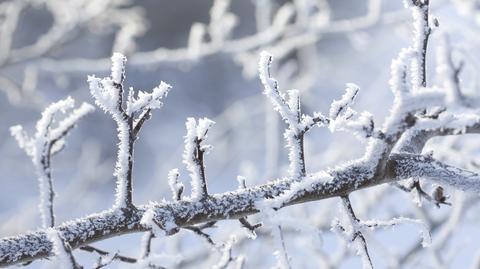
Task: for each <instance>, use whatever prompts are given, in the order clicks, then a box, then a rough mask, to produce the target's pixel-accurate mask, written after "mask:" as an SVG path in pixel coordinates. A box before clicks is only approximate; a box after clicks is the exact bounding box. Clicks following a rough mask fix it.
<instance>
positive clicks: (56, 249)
mask: <svg viewBox="0 0 480 269" xmlns="http://www.w3.org/2000/svg"><path fill="white" fill-rule="evenodd" d="M46 234H47V237H48V240H50V242H52V244H53V248H52V252H53V253H54V254H55V267H57V268H65V269H67V268H71V269H76V268H77V266H76V264H75V263H74V260H73V259H72V256H71V255H72V253H71V252H68V250H67V246H65V243H64V240H63V238H61V236H60V233H59V232H57V230H55V229H53V228H48V229H47V230H46Z"/></svg>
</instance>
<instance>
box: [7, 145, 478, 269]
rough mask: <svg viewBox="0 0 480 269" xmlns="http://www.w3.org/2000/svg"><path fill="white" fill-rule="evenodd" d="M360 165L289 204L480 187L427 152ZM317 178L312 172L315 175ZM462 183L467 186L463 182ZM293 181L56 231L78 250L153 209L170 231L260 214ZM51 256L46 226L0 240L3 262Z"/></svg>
mask: <svg viewBox="0 0 480 269" xmlns="http://www.w3.org/2000/svg"><path fill="white" fill-rule="evenodd" d="M354 167H355V168H354V169H348V170H345V169H344V168H342V167H339V168H337V169H336V170H334V171H333V170H332V171H331V173H332V174H334V175H335V176H334V177H333V178H332V179H331V180H329V181H320V180H319V181H315V183H312V185H311V188H309V189H305V190H304V191H303V192H301V193H298V194H297V195H296V196H295V197H292V199H291V200H290V201H288V203H286V204H285V205H284V206H288V205H294V204H299V203H305V202H309V201H316V200H322V199H327V198H331V197H335V196H344V195H345V194H347V193H350V192H354V191H356V190H359V189H363V188H368V187H372V186H376V185H379V184H383V183H388V182H396V181H400V180H404V179H407V178H410V177H423V178H426V179H428V180H429V181H431V182H435V183H442V184H447V185H450V186H452V187H455V188H459V189H461V190H466V191H472V192H478V191H480V176H479V175H478V174H475V173H473V172H468V171H465V170H461V169H458V168H454V167H451V166H448V165H446V164H443V163H441V162H439V161H437V160H435V159H433V158H428V157H425V156H419V155H411V154H396V153H393V154H392V155H391V156H390V159H389V161H387V167H388V173H386V176H385V177H384V176H381V177H377V176H372V177H369V178H365V179H363V180H350V179H351V178H357V176H358V175H357V174H356V171H361V170H362V169H367V167H362V166H357V165H354ZM372 175H373V173H372ZM315 177H316V176H315V175H312V178H315ZM462 182H464V183H465V184H461V183H462ZM291 184H292V182H291V181H289V180H279V181H272V182H269V183H267V184H265V185H260V186H255V187H251V188H247V189H244V190H237V191H233V192H226V193H223V194H213V195H210V196H209V198H208V199H205V200H203V201H175V202H164V203H155V204H151V205H139V206H137V209H138V210H137V211H135V212H133V213H132V215H130V216H125V215H124V214H122V213H121V209H110V210H107V211H104V212H101V213H98V214H93V215H90V216H88V217H86V218H83V219H78V220H75V221H71V222H66V223H64V224H62V225H59V226H57V227H56V230H57V231H59V232H60V233H61V234H62V235H63V237H64V238H65V240H66V241H67V243H68V244H69V245H70V246H71V247H72V248H73V249H75V248H78V247H80V246H82V245H85V244H89V243H92V242H94V241H98V240H102V239H104V238H109V237H112V236H118V235H122V234H125V233H132V232H140V231H141V232H143V231H147V230H150V226H145V225H144V224H141V222H140V221H141V219H142V217H143V215H144V214H145V212H146V211H147V210H150V212H152V214H151V218H152V219H153V220H154V221H155V222H156V223H157V224H160V225H161V226H162V227H164V228H165V227H168V228H167V230H172V229H174V227H184V226H191V225H195V224H199V223H204V222H208V221H215V220H223V219H232V218H240V217H244V216H247V215H251V214H255V213H257V212H259V210H260V208H258V207H257V206H256V205H258V204H259V203H260V204H261V202H262V201H267V200H270V199H271V197H277V196H279V195H281V193H283V192H285V191H287V190H289V189H290V186H291ZM172 225H174V226H172ZM163 233H164V232H163ZM50 255H52V252H51V244H50V243H49V240H48V239H47V238H46V235H45V231H44V230H39V231H36V232H31V233H27V234H24V235H19V236H14V237H7V238H2V239H0V266H8V265H12V264H16V263H23V262H28V261H32V260H35V259H39V258H42V257H47V256H50Z"/></svg>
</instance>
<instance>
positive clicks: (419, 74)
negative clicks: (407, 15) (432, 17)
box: [404, 0, 432, 90]
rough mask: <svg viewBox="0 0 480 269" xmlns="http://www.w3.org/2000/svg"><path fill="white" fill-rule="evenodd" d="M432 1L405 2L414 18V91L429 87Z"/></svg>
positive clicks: (414, 0) (411, 0)
mask: <svg viewBox="0 0 480 269" xmlns="http://www.w3.org/2000/svg"><path fill="white" fill-rule="evenodd" d="M429 2H430V0H404V4H405V7H407V8H410V10H411V11H412V16H413V44H412V46H411V47H410V48H411V50H412V53H413V58H412V65H411V70H412V86H413V87H414V90H416V89H418V88H419V87H426V86H427V76H426V61H427V60H426V54H427V45H428V38H429V36H430V33H431V31H432V29H431V28H430V25H429Z"/></svg>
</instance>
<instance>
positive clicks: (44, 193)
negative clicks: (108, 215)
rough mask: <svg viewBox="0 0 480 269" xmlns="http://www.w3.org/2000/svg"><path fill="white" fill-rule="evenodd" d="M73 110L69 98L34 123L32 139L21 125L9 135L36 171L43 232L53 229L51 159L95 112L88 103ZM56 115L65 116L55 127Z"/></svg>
mask: <svg viewBox="0 0 480 269" xmlns="http://www.w3.org/2000/svg"><path fill="white" fill-rule="evenodd" d="M74 106H75V101H74V100H73V99H72V98H71V97H68V98H66V99H64V100H60V101H58V102H55V103H52V104H51V105H50V106H48V107H47V108H46V109H45V110H44V111H43V112H42V117H41V118H40V120H39V121H37V124H36V126H35V129H36V131H35V135H34V136H33V137H29V136H28V134H27V133H26V132H25V131H24V130H23V127H22V126H21V125H16V126H12V127H11V128H10V133H11V134H12V136H14V137H15V139H16V140H17V142H18V145H19V147H20V148H21V149H23V150H24V151H25V152H26V153H27V155H28V156H29V157H30V158H31V159H32V163H33V165H34V167H35V172H36V174H37V176H38V185H39V191H40V203H39V205H38V207H39V210H40V216H41V220H42V226H43V227H44V228H47V227H53V226H54V225H55V215H54V210H53V202H54V201H53V200H54V196H55V192H54V189H53V179H52V175H51V167H50V162H51V157H52V156H53V155H55V154H56V153H58V152H59V151H61V150H62V149H63V147H64V146H65V140H64V138H65V136H66V135H67V134H68V133H69V131H70V130H71V129H73V128H74V127H75V125H76V123H77V121H78V120H80V119H81V118H83V117H84V116H85V115H86V114H88V113H90V112H92V111H93V110H94V108H93V106H91V105H90V104H87V103H82V105H81V106H80V107H79V108H77V109H73V108H74ZM59 113H62V114H67V113H68V114H67V116H65V117H64V119H63V120H61V121H59V122H58V124H56V126H54V124H55V122H56V118H57V117H58V114H59Z"/></svg>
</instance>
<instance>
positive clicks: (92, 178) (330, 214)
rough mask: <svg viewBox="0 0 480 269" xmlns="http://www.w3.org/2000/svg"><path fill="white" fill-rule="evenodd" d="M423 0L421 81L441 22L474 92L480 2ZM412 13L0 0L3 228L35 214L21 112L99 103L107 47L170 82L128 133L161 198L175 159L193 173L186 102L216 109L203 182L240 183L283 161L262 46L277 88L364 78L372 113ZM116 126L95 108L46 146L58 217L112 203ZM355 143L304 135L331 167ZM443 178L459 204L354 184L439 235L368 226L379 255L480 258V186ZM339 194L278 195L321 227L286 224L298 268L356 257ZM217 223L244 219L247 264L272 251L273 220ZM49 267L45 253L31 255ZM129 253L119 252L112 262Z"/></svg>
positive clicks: (282, 167) (269, 1)
mask: <svg viewBox="0 0 480 269" xmlns="http://www.w3.org/2000/svg"><path fill="white" fill-rule="evenodd" d="M430 2H431V5H430V6H431V7H430V9H431V14H432V16H435V17H437V18H438V21H439V23H440V27H439V28H437V29H435V30H434V32H433V34H432V39H431V42H430V43H429V48H430V50H429V53H428V76H427V77H428V83H429V85H433V84H434V83H435V46H436V44H437V43H438V40H439V37H440V36H442V35H443V34H448V35H449V36H450V37H451V40H452V44H453V46H454V48H455V55H454V56H455V59H456V60H458V61H461V60H463V61H464V62H465V64H464V69H463V71H462V75H461V78H462V86H463V89H464V90H465V92H469V93H474V92H475V91H478V84H477V76H476V74H477V72H476V70H478V68H477V67H478V65H479V64H480V53H478V49H476V48H477V47H478V45H479V43H480V38H479V36H480V35H479V33H480V31H479V30H480V28H479V27H480V17H479V14H480V13H479V12H480V2H478V1H475V0H452V1H441V0H438V1H437V0H431V1H430ZM412 27H413V26H412V17H411V14H410V11H409V10H408V9H405V8H404V7H403V3H402V1H401V0H395V1H391V0H388V1H387V0H383V1H382V0H364V1H347V0H331V1H327V0H294V1H274V0H248V1H239V0H236V1H231V2H230V1H222V0H216V1H215V2H213V1H206V0H201V1H188V0H177V1H158V0H141V1H129V0H106V1H95V0H11V1H7V0H2V1H0V122H1V128H0V154H1V156H2V158H1V161H0V173H1V174H2V176H1V178H0V236H2V237H3V236H9V235H15V234H19V233H22V232H25V231H28V230H33V229H36V228H37V227H39V226H40V218H39V213H38V209H37V204H38V199H39V198H38V187H37V180H36V175H35V171H34V169H33V166H32V164H31V161H30V159H29V157H28V156H26V154H25V153H24V152H23V151H22V150H21V149H19V148H18V146H17V144H16V142H15V141H14V139H13V138H12V137H11V136H10V133H9V127H10V126H12V125H15V124H22V125H23V126H24V127H25V128H26V129H27V131H28V132H29V133H30V134H32V133H33V132H34V125H35V122H36V121H37V120H38V118H39V117H40V113H41V111H42V110H43V109H44V108H45V107H46V106H47V105H48V104H49V103H51V102H53V101H56V100H59V99H63V98H65V97H67V96H72V97H73V98H74V99H75V100H76V101H77V102H78V103H80V102H89V103H93V99H92V98H91V97H90V94H89V90H88V86H87V83H86V78H87V75H91V74H95V75H97V76H99V77H103V76H107V75H108V74H109V68H110V60H109V58H110V56H111V55H112V53H113V52H121V53H124V54H125V55H126V56H127V58H128V62H127V71H126V76H127V78H126V84H125V86H127V87H129V86H132V87H134V89H137V90H147V91H148V90H150V89H152V88H153V87H155V86H156V85H158V84H159V82H160V81H161V80H163V81H165V82H167V83H169V84H171V85H172V86H173V89H172V91H171V92H170V94H169V95H168V97H167V99H166V101H165V105H164V107H163V108H162V109H161V110H158V111H154V113H153V118H152V119H151V120H149V121H148V122H147V123H146V124H145V126H144V128H143V130H142V133H141V135H140V139H139V140H138V141H137V143H136V147H135V169H134V201H135V203H138V204H143V203H146V202H148V201H150V200H153V201H155V200H157V201H158V200H162V199H164V198H165V199H170V197H171V193H170V190H169V188H168V184H167V179H166V175H167V173H168V171H169V170H170V169H173V168H179V169H180V172H181V176H180V178H181V180H182V181H184V182H185V183H186V185H187V186H188V184H187V183H188V182H189V178H188V173H187V172H186V171H185V168H184V165H183V164H182V152H183V136H184V135H185V132H186V131H185V124H184V123H185V120H186V118H187V117H208V118H210V119H213V120H214V121H215V122H216V125H215V126H214V128H213V129H212V130H211V132H209V137H208V142H209V143H210V144H211V145H213V150H212V151H211V152H210V154H209V155H208V156H207V159H206V173H207V177H208V184H209V189H210V191H211V192H223V191H228V190H233V189H235V188H236V187H237V182H236V177H237V175H243V176H245V177H246V178H247V185H255V184H261V183H265V182H267V181H268V180H272V179H275V178H278V177H282V176H285V175H286V170H287V152H286V149H285V148H284V141H283V136H282V133H283V130H284V128H285V125H284V123H283V122H281V121H280V119H279V117H278V115H277V114H276V112H274V111H273V109H272V107H271V105H270V103H269V102H268V100H266V98H265V97H264V96H263V95H262V94H261V92H262V86H261V84H260V81H259V79H258V77H257V61H258V55H259V52H260V51H261V50H268V51H270V52H271V53H272V54H273V55H274V56H275V64H274V69H273V70H272V71H273V74H274V76H275V77H276V78H277V79H278V80H279V85H280V88H281V90H283V91H286V90H288V89H291V88H296V89H299V90H300V92H301V99H302V105H303V109H304V111H305V112H312V111H322V112H324V113H325V112H327V111H328V108H329V105H330V103H331V101H332V100H334V99H335V98H338V97H339V96H341V95H342V94H343V91H344V88H345V83H349V82H353V83H356V84H357V85H359V86H360V88H361V92H360V94H359V97H358V99H357V103H356V105H355V108H356V109H357V111H363V110H367V111H369V112H371V113H372V114H373V115H374V117H375V120H376V123H377V124H381V123H382V122H383V118H384V116H385V115H386V113H387V112H388V110H389V107H390V104H391V101H392V95H391V92H390V90H389V87H388V80H389V77H390V63H391V60H392V59H393V58H395V57H396V55H397V53H398V52H399V51H400V49H401V48H403V47H406V46H408V45H409V44H410V41H411V33H412ZM115 128H116V127H115V124H114V122H113V120H112V119H111V118H110V116H109V115H107V114H105V113H103V112H102V111H101V110H100V109H97V110H96V111H95V112H94V113H93V114H90V115H89V116H87V117H86V118H84V119H82V120H81V121H80V123H79V124H78V127H77V128H76V129H75V130H73V131H72V132H71V135H70V136H69V137H68V138H67V147H66V148H65V150H64V151H62V152H61V153H60V154H59V155H58V156H55V157H54V158H53V160H52V166H53V177H54V181H55V183H54V184H55V191H56V193H57V196H56V200H55V204H56V216H57V219H58V221H60V222H63V221H67V220H71V219H74V218H78V217H82V216H85V215H87V214H90V213H94V212H98V211H101V210H103V209H106V208H109V207H110V206H111V205H112V203H113V200H114V188H115V180H114V177H113V175H112V173H113V169H114V163H115V158H116V145H117V137H116V130H115ZM478 146H479V143H478V142H476V140H475V137H473V136H472V137H462V140H461V141H459V140H458V139H456V138H453V139H452V138H446V139H442V140H438V141H434V143H433V144H432V145H431V147H432V148H435V150H436V151H435V154H437V155H435V156H436V157H439V158H443V159H445V160H447V161H448V162H450V163H454V164H457V165H459V166H462V167H467V168H472V167H473V168H472V169H476V168H477V167H476V165H477V162H476V161H477V160H478V157H479V156H480V155H479V147H478ZM363 150H364V144H362V143H359V142H358V141H357V140H356V139H355V138H354V137H352V136H351V135H350V134H345V133H334V134H332V133H330V132H329V131H328V130H327V129H314V130H313V131H312V132H310V133H309V134H308V135H307V138H306V152H307V155H306V156H307V157H306V159H307V169H308V171H310V172H314V171H318V170H319V169H322V168H326V167H330V166H334V165H336V164H339V163H341V161H344V160H351V159H354V158H356V157H359V156H361V154H362V153H363ZM467 153H468V154H467ZM427 188H428V186H427ZM447 192H448V194H449V195H450V196H451V197H450V200H451V202H452V203H453V205H452V206H450V207H448V206H447V207H442V208H441V209H437V208H436V207H435V206H433V205H432V204H429V203H423V207H418V206H416V205H415V203H414V202H412V197H411V196H410V195H409V194H406V193H403V192H401V191H399V190H397V189H394V188H392V187H387V186H381V187H376V188H372V189H369V190H365V191H361V192H358V193H355V194H354V195H353V197H352V199H353V202H354V207H356V210H357V211H358V214H359V215H360V217H362V218H365V219H367V218H380V219H387V218H392V217H395V216H409V217H414V218H420V219H423V220H424V221H425V222H426V223H427V224H428V225H429V226H430V228H431V230H432V235H433V241H434V245H433V246H432V247H431V248H429V249H422V248H421V247H420V246H419V242H420V241H419V240H420V239H419V237H420V236H419V232H418V229H417V228H416V227H413V226H412V227H410V226H400V227H397V228H396V229H395V230H386V231H380V232H375V233H372V234H371V235H369V237H368V240H369V242H370V244H369V246H370V247H371V250H370V251H371V252H372V259H373V261H374V264H376V265H377V268H397V267H399V268H468V266H470V265H471V266H473V267H472V268H477V267H475V265H476V263H475V259H477V258H478V253H479V251H478V250H479V248H480V243H479V242H480V232H479V230H478V224H479V221H480V219H479V217H480V215H479V214H478V208H479V207H478V206H477V204H478V199H477V198H475V197H471V196H469V195H466V194H463V193H455V192H454V191H453V190H447ZM337 203H338V201H337V200H335V199H329V200H326V201H319V202H314V203H310V204H308V205H302V206H295V207H292V208H289V209H285V210H282V212H283V213H282V214H284V215H285V216H290V217H295V218H302V219H304V220H305V223H307V224H308V225H310V226H312V227H315V229H316V231H317V233H318V234H315V235H312V234H311V231H310V232H306V231H298V230H296V229H295V227H290V228H286V242H287V249H288V250H289V254H290V255H291V256H292V266H293V267H294V268H358V267H360V266H361V265H360V264H361V263H360V259H359V258H358V257H357V256H355V255H354V253H353V252H352V251H350V250H349V249H348V248H346V246H345V243H343V240H342V238H339V237H337V236H336V235H335V234H333V233H332V232H330V230H329V229H330V223H331V221H332V219H333V218H334V217H336V216H337V215H338V211H339V210H338V207H337ZM254 220H256V218H255V217H253V218H252V221H254ZM259 221H261V219H260V220H259ZM218 226H219V227H218V228H216V229H212V230H210V231H209V232H211V234H212V236H213V239H214V240H217V241H219V242H222V241H226V240H227V239H228V237H229V236H230V234H237V239H238V243H237V245H235V246H234V248H233V251H234V253H235V254H243V255H245V256H246V258H247V261H246V268H270V267H272V266H273V265H275V258H274V256H273V255H272V253H273V251H274V250H275V246H274V245H273V242H272V239H271V237H270V234H269V230H268V228H262V229H260V231H259V232H258V238H257V239H256V240H250V239H248V238H247V237H246V236H245V232H244V231H243V229H242V228H241V227H240V226H239V225H238V224H237V223H236V222H234V221H225V222H223V223H220V224H218ZM140 236H141V235H138V234H133V235H127V236H122V237H119V238H113V239H109V240H106V241H103V242H99V243H97V244H96V246H98V247H102V248H104V249H108V250H110V251H112V252H116V251H119V253H121V254H125V255H130V256H136V255H138V254H139V252H140V249H139V244H140ZM316 237H318V240H312V238H316ZM320 241H322V242H320ZM435 242H440V243H435ZM154 251H155V252H158V253H169V254H180V255H181V256H182V261H181V262H180V264H179V265H178V266H179V267H180V268H208V267H209V266H210V265H211V264H212V263H214V262H215V260H216V259H218V257H219V255H218V253H215V251H212V250H211V249H210V247H209V246H208V244H207V243H206V242H205V240H203V239H202V238H200V237H198V236H195V235H193V234H191V233H188V231H182V232H180V233H179V234H177V235H175V236H172V237H169V238H160V239H156V240H155V242H154ZM75 255H76V256H77V257H78V259H79V261H80V262H81V263H82V264H83V265H85V266H86V268H89V265H91V264H92V263H93V262H94V261H95V259H96V257H95V255H93V254H88V253H82V252H80V251H75ZM43 266H48V262H35V263H33V264H31V265H29V267H31V268H42V267H43ZM126 266H127V265H126V264H121V263H113V264H112V265H111V268H125V267H126Z"/></svg>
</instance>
